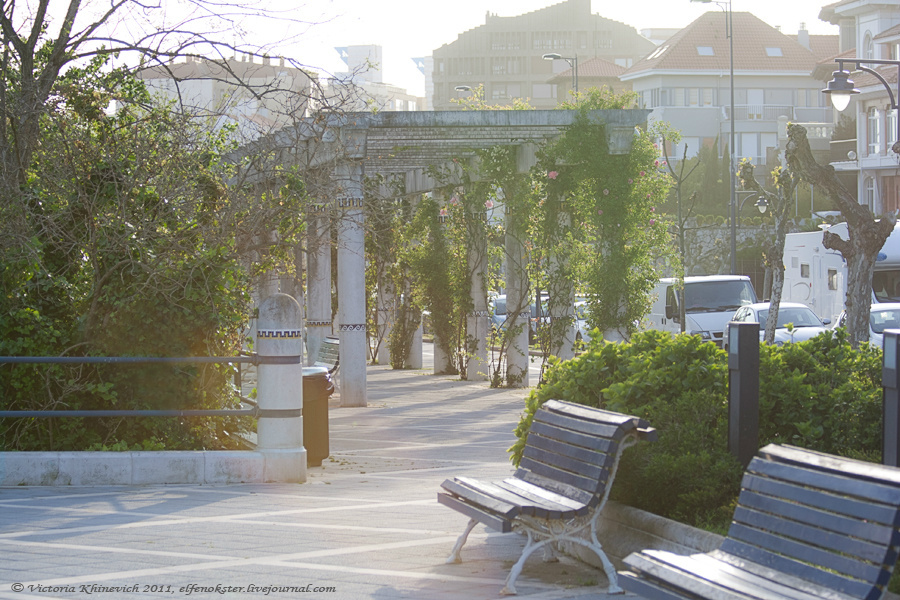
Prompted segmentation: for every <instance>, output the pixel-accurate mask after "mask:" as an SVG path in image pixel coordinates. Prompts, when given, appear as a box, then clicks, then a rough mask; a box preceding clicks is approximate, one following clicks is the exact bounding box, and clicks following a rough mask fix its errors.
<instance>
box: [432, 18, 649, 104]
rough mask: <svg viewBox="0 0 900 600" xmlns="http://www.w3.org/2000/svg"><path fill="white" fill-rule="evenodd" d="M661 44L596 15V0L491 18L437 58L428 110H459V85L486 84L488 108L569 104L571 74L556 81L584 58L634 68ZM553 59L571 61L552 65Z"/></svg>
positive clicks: (434, 56)
mask: <svg viewBox="0 0 900 600" xmlns="http://www.w3.org/2000/svg"><path fill="white" fill-rule="evenodd" d="M654 47H655V45H654V44H653V42H651V41H650V40H648V39H646V38H644V37H643V36H641V35H640V34H638V32H637V31H636V30H635V29H634V27H631V26H629V25H625V24H624V23H619V22H617V21H612V20H609V19H605V18H603V17H601V16H600V15H597V14H592V13H591V0H566V1H565V2H561V3H559V4H554V5H552V6H548V7H547V8H543V9H540V10H536V11H532V12H529V13H526V14H523V15H519V16H515V17H500V16H497V15H495V14H491V13H488V14H487V16H486V18H485V23H484V25H480V26H478V27H476V28H474V29H470V30H468V31H465V32H463V33H461V34H460V35H459V36H458V37H457V39H456V41H454V42H452V43H450V44H445V45H443V46H441V47H440V48H438V49H436V50H434V52H433V53H432V59H433V65H432V70H431V81H430V82H429V85H428V86H427V87H428V89H429V92H430V93H431V94H433V95H432V97H431V98H429V102H428V105H429V106H430V107H432V108H433V109H434V110H455V109H457V108H459V106H458V105H457V104H455V103H453V102H451V100H454V99H458V98H460V97H461V95H464V94H465V93H467V92H466V91H461V90H457V88H461V89H462V90H466V89H475V88H477V87H479V86H484V92H485V101H486V102H487V103H488V104H508V103H511V102H512V101H514V100H516V99H521V100H525V101H527V102H528V103H529V104H530V105H531V106H533V107H534V108H536V109H548V108H554V107H555V106H556V105H557V104H558V103H560V102H563V101H565V100H566V99H567V96H566V94H565V92H566V91H567V90H568V89H570V88H571V85H572V84H570V83H567V82H568V81H570V80H571V75H569V76H563V77H562V78H561V79H562V81H557V80H553V81H551V79H553V77H554V75H557V74H562V73H563V72H565V71H567V70H569V69H571V67H572V65H573V64H575V62H576V60H577V64H579V65H583V64H585V63H587V62H588V61H590V60H591V59H593V58H601V59H603V60H605V61H607V62H609V63H612V64H613V65H618V66H619V67H622V68H628V67H630V66H631V65H632V64H633V63H634V62H636V61H637V60H639V59H640V58H641V57H643V56H645V55H646V54H648V53H650V52H652V51H653V49H654ZM545 54H559V55H560V56H562V57H565V58H567V59H569V60H568V61H567V60H562V59H560V60H544V59H543V58H542V57H543V56H544V55H545ZM570 63H571V64H570ZM579 72H580V69H579ZM582 87H583V86H582Z"/></svg>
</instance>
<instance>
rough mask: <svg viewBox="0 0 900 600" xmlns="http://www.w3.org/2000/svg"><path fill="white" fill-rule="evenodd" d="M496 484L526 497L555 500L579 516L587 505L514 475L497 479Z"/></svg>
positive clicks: (585, 509)
mask: <svg viewBox="0 0 900 600" xmlns="http://www.w3.org/2000/svg"><path fill="white" fill-rule="evenodd" d="M497 485H498V486H499V487H502V488H503V489H506V490H509V491H511V492H515V493H517V494H521V495H522V496H525V497H526V498H538V499H542V500H546V501H548V502H555V503H557V504H559V505H560V506H564V507H565V508H566V509H568V510H570V511H574V512H575V513H576V514H577V515H579V516H580V515H582V514H584V513H586V512H587V508H588V506H587V505H586V504H584V503H583V502H576V501H575V500H572V499H571V498H567V497H565V496H562V495H560V494H555V493H553V492H551V491H549V490H547V489H544V488H542V487H538V486H536V485H534V484H532V483H528V482H527V481H522V480H521V479H516V478H515V477H507V478H506V479H504V480H503V481H498V482H497Z"/></svg>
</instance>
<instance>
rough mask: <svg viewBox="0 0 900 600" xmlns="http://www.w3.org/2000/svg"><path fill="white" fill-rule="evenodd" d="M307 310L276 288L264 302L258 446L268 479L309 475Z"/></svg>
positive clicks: (261, 311) (292, 480) (258, 335)
mask: <svg viewBox="0 0 900 600" xmlns="http://www.w3.org/2000/svg"><path fill="white" fill-rule="evenodd" d="M302 315H303V312H302V309H301V308H300V305H299V304H298V303H297V301H296V300H294V298H292V297H291V296H288V295H287V294H274V295H272V296H269V297H268V298H266V300H265V301H264V302H263V303H262V305H261V306H260V307H259V318H258V319H257V331H256V352H257V354H258V355H259V366H258V368H257V384H256V386H257V387H256V391H257V402H258V403H259V409H260V411H261V413H262V414H261V415H260V417H259V419H258V425H257V449H258V451H259V452H260V453H262V454H263V458H264V463H265V467H264V473H263V477H264V480H265V481H267V482H281V483H303V482H305V481H306V449H305V448H304V447H303V416H302V409H303V331H302V324H303V323H302V319H303V316H302Z"/></svg>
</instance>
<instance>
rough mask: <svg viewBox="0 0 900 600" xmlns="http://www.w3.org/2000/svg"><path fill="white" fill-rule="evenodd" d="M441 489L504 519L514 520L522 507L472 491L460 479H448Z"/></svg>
mask: <svg viewBox="0 0 900 600" xmlns="http://www.w3.org/2000/svg"><path fill="white" fill-rule="evenodd" d="M441 487H442V488H444V489H445V490H447V491H448V492H450V493H451V494H453V495H454V496H458V497H459V498H462V499H463V500H465V501H466V502H468V503H470V504H471V503H475V504H478V505H480V506H482V507H484V508H485V509H486V510H488V511H490V512H492V513H496V514H498V515H500V516H501V517H503V518H504V519H513V518H515V516H516V515H517V514H519V512H520V507H519V506H517V505H516V504H515V503H511V502H506V501H504V500H501V499H498V498H494V497H493V496H491V495H489V494H485V493H483V492H480V491H479V490H475V489H472V488H471V487H469V486H468V485H466V483H465V482H464V481H460V480H459V479H448V480H446V481H444V483H442V484H441Z"/></svg>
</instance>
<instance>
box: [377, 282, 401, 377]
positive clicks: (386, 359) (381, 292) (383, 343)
mask: <svg viewBox="0 0 900 600" xmlns="http://www.w3.org/2000/svg"><path fill="white" fill-rule="evenodd" d="M396 299H397V295H396V294H395V293H394V287H393V285H392V284H391V283H390V282H387V281H379V282H378V294H377V298H376V304H377V306H376V310H377V311H378V339H379V340H380V345H379V346H378V354H377V358H378V364H379V365H389V364H391V329H393V326H394V316H395V314H396V312H397V307H396Z"/></svg>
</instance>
